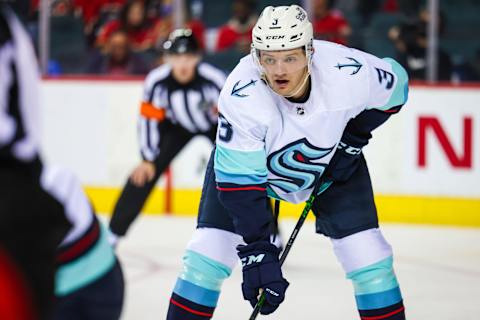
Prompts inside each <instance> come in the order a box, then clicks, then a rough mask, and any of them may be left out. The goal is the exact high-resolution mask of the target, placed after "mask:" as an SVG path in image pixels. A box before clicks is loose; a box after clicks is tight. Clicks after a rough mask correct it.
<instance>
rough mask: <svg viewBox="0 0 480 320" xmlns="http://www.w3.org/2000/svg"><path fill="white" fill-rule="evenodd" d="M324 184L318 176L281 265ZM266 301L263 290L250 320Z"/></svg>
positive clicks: (281, 259) (250, 319) (254, 317)
mask: <svg viewBox="0 0 480 320" xmlns="http://www.w3.org/2000/svg"><path fill="white" fill-rule="evenodd" d="M322 184H323V179H320V178H318V180H317V183H316V184H315V187H314V188H313V191H312V194H311V195H310V197H309V198H308V200H307V202H306V204H305V207H304V208H303V211H302V214H301V215H300V218H299V219H298V221H297V224H296V225H295V228H293V231H292V234H291V235H290V238H289V239H288V242H287V245H286V246H285V249H284V250H283V252H282V254H281V256H280V266H282V265H283V263H284V262H285V259H286V258H287V255H288V252H290V249H291V248H292V246H293V242H294V241H295V239H296V238H297V235H298V232H299V231H300V229H301V228H302V226H303V223H304V222H305V219H307V216H308V213H309V212H310V209H311V208H312V205H313V202H314V201H315V199H316V197H317V193H318V191H319V190H320V187H321V186H322ZM264 303H265V292H262V294H261V295H260V299H258V302H257V304H256V305H255V308H254V309H253V312H252V314H251V315H250V318H248V319H249V320H255V319H256V318H257V316H258V314H259V313H260V309H261V308H262V306H263V304H264Z"/></svg>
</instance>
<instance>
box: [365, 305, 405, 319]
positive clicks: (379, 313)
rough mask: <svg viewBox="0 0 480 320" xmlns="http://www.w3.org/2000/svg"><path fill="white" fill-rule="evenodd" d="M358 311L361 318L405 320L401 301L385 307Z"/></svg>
mask: <svg viewBox="0 0 480 320" xmlns="http://www.w3.org/2000/svg"><path fill="white" fill-rule="evenodd" d="M358 311H359V312H360V319H362V320H405V307H404V306H403V301H400V302H399V303H396V304H393V305H391V306H388V307H385V308H380V309H370V310H358Z"/></svg>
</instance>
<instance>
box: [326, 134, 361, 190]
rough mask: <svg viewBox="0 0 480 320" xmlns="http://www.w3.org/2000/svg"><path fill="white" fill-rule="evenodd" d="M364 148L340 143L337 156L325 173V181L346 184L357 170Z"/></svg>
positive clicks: (336, 152) (333, 158) (334, 156)
mask: <svg viewBox="0 0 480 320" xmlns="http://www.w3.org/2000/svg"><path fill="white" fill-rule="evenodd" d="M361 155H362V148H361V147H356V146H353V145H351V144H347V143H346V142H344V141H340V143H339V145H338V147H337V150H336V151H335V154H334V155H333V157H332V160H330V163H329V164H328V167H327V169H326V171H325V180H326V181H332V182H345V181H347V180H348V179H349V178H350V177H351V175H352V174H353V173H354V172H355V170H357V167H358V163H359V161H360V158H361Z"/></svg>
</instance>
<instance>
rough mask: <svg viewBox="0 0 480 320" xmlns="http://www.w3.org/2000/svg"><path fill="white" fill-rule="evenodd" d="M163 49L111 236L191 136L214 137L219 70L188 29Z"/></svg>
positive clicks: (149, 83)
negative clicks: (133, 164)
mask: <svg viewBox="0 0 480 320" xmlns="http://www.w3.org/2000/svg"><path fill="white" fill-rule="evenodd" d="M164 49H165V51H166V64H164V65H162V66H160V67H158V68H156V69H154V70H152V71H151V72H150V73H149V74H148V76H147V78H146V80H145V84H144V87H145V89H144V96H143V102H142V104H141V108H140V114H141V117H140V123H139V135H140V152H141V155H142V158H143V161H142V162H141V163H140V164H139V165H138V166H137V167H136V168H135V169H134V170H133V172H132V173H131V175H130V177H129V179H128V181H127V184H126V185H125V187H124V189H123V191H122V194H121V196H120V198H119V200H118V202H117V204H116V206H115V209H114V212H113V216H112V219H111V220H110V230H111V231H112V233H113V234H112V235H111V236H112V239H111V241H112V242H116V241H117V239H118V237H119V236H124V235H125V233H126V232H127V229H128V227H129V226H130V224H131V223H132V222H133V220H134V219H135V218H136V217H137V216H138V214H139V212H140V211H141V209H142V207H143V205H144V203H145V201H146V199H147V197H148V195H149V194H150V192H151V191H152V188H153V187H154V186H155V184H156V182H157V180H158V179H159V178H160V176H161V175H162V173H163V172H164V171H165V169H166V168H167V167H168V165H169V164H170V162H171V161H172V160H173V158H174V157H175V156H176V155H177V154H178V153H179V152H180V151H181V150H182V149H183V147H184V146H185V145H186V144H187V143H188V142H189V141H190V140H191V139H192V138H193V137H195V136H197V135H203V136H206V137H207V138H209V139H210V140H211V141H212V143H213V142H214V140H215V136H216V124H217V107H216V104H217V99H218V96H219V94H220V90H221V89H222V86H223V84H224V82H225V75H224V73H223V72H221V71H220V70H218V69H216V68H215V67H213V66H212V65H209V64H207V63H204V62H201V53H200V48H199V45H198V43H197V41H196V39H195V38H194V36H193V35H192V31H191V30H190V29H178V30H175V31H173V32H172V33H171V34H170V37H169V40H168V41H166V42H165V44H164Z"/></svg>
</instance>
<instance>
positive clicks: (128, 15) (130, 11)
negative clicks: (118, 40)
mask: <svg viewBox="0 0 480 320" xmlns="http://www.w3.org/2000/svg"><path fill="white" fill-rule="evenodd" d="M117 30H122V31H125V32H126V33H127V35H128V38H129V40H130V43H131V48H132V50H133V51H146V50H148V49H152V48H154V47H156V45H157V43H158V42H161V43H163V40H165V39H166V38H167V37H168V33H169V31H170V24H169V21H168V20H167V19H163V20H162V19H160V18H158V17H155V18H149V17H148V16H147V11H146V8H145V4H144V2H143V1H142V0H130V1H128V2H127V3H126V4H125V6H124V7H123V8H122V10H121V12H120V17H119V19H117V20H113V21H111V22H109V23H107V24H106V25H105V26H104V27H103V28H102V29H101V31H100V34H99V35H98V38H97V45H99V46H104V45H105V43H106V42H107V41H108V39H109V36H110V35H111V34H112V32H114V31H117Z"/></svg>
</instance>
